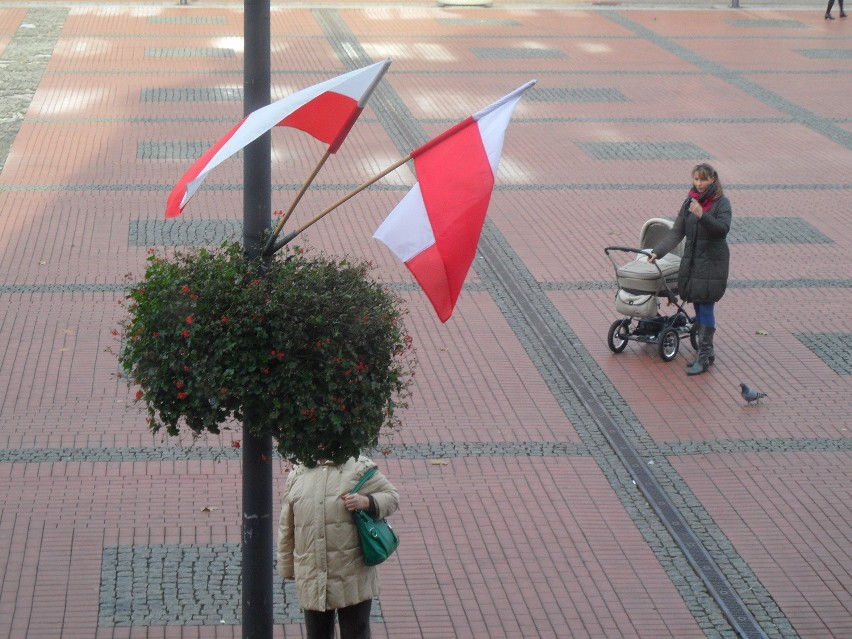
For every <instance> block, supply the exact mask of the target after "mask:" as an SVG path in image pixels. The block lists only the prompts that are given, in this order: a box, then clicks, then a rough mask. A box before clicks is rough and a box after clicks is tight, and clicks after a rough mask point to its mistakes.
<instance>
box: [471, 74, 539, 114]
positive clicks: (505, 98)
mask: <svg viewBox="0 0 852 639" xmlns="http://www.w3.org/2000/svg"><path fill="white" fill-rule="evenodd" d="M536 82H537V80H530V81H529V82H527V83H526V84H524V85H522V86H519V87H518V88H517V89H515V90H514V91H512V92H511V93H509V94H507V95H504V96H503V97H502V98H500V99H499V100H497V102H495V103H494V104H490V105H488V106H487V107H485V108H484V109H482V110H481V111H477V112H476V113H474V114H473V119H474V120H479V119H480V118H482V117H484V116H486V115H488V114H489V113H491V111H494V110H495V109H498V108H500V107H501V106H503V105H504V104H506V102H509V101H510V100H514V101H515V102H517V101H518V98H520V97H521V94H522V93H523V92H524V91H526V90H527V89H529V88H530V87H531V86H532V85H534V84H535V83H536Z"/></svg>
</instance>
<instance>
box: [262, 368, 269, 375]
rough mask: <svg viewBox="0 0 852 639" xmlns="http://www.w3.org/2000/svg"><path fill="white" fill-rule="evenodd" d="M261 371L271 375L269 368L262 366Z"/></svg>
mask: <svg viewBox="0 0 852 639" xmlns="http://www.w3.org/2000/svg"><path fill="white" fill-rule="evenodd" d="M260 372H261V373H263V374H264V375H269V369H268V368H261V369H260Z"/></svg>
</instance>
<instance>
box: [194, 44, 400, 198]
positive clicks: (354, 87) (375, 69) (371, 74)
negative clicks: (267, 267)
mask: <svg viewBox="0 0 852 639" xmlns="http://www.w3.org/2000/svg"><path fill="white" fill-rule="evenodd" d="M389 64H390V60H383V61H382V62H376V63H375V64H371V65H370V66H368V67H364V68H362V69H356V70H355V71H350V72H349V73H344V74H343V75H339V76H337V77H336V78H331V79H330V80H325V81H323V82H320V83H319V84H315V85H313V86H310V87H308V88H306V89H302V90H301V91H298V92H296V93H294V94H292V95H289V96H287V97H286V98H282V99H281V100H278V101H277V102H273V103H272V104H267V105H266V106H265V107H261V108H259V109H257V110H256V111H253V112H252V113H250V114H249V115H248V117H246V118H245V120H244V121H243V124H242V126H241V127H240V128H239V129H237V131H235V132H234V135H233V136H231V138H230V139H229V140H228V141H227V142H225V144H223V145H222V148H220V149H219V150H218V151H217V152H216V154H215V155H214V156H213V157H212V158H210V162H208V163H207V166H205V167H204V169H203V170H202V171H201V172H200V173H199V174H198V177H196V178H195V179H194V180H192V181H190V182H187V183H186V193H185V194H184V196H183V199H182V200H181V203H180V206H181V208H183V207H185V206H186V203H187V202H189V200H190V198H191V197H192V196H193V195H195V192H196V191H197V190H198V189H199V188H200V187H201V183H202V182H204V178H206V177H207V174H208V173H210V171H212V170H213V169H215V168H216V167H217V166H219V165H220V164H221V163H222V162H224V161H225V160H227V159H228V158H229V157H231V156H232V155H234V154H235V153H236V152H237V151H239V150H240V149H242V148H244V147H246V146H248V145H249V144H251V143H252V142H254V141H255V140H256V139H257V138H259V137H260V136H261V135H263V134H264V133H266V132H267V131H269V130H270V129H271V128H272V127H274V126H275V125H276V124H278V123H279V122H281V120H283V119H284V118H286V117H287V116H288V115H290V114H291V113H293V112H294V111H296V110H297V109H298V108H299V107H302V106H304V105H305V104H307V103H308V102H310V101H311V100H313V99H315V98H316V97H317V96H320V95H322V94H323V93H325V92H326V91H334V92H335V93H340V94H341V95H345V96H347V97H350V98H352V99H353V100H355V101H356V102H357V103H358V105H359V106H363V104H361V100H362V99H363V100H366V99H368V98H369V97H370V93H371V92H372V88H374V87H375V85H376V83H377V78H379V79H380V78H381V77H382V75H383V72H381V68H383V67H387V66H388V65H389Z"/></svg>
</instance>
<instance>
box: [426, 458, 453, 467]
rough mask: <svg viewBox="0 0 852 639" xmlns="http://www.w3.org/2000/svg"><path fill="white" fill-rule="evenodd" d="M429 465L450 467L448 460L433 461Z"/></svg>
mask: <svg viewBox="0 0 852 639" xmlns="http://www.w3.org/2000/svg"><path fill="white" fill-rule="evenodd" d="M429 463H430V464H432V465H433V466H449V464H450V462H448V461H447V460H446V459H433V460H431V461H430V462H429Z"/></svg>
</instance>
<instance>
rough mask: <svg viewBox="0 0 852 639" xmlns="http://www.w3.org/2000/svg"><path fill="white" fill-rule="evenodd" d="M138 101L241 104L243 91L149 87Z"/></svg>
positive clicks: (143, 90) (218, 88) (234, 89)
mask: <svg viewBox="0 0 852 639" xmlns="http://www.w3.org/2000/svg"><path fill="white" fill-rule="evenodd" d="M139 100H140V102H242V101H243V90H242V89H240V88H232V87H195V88H179V87H162V88H160V87H156V88H155V87H149V88H145V89H142V91H141V93H140V96H139ZM204 150H205V151H206V150H207V149H206V148H205V149H204Z"/></svg>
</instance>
